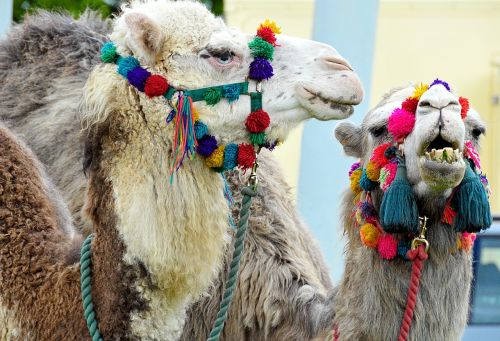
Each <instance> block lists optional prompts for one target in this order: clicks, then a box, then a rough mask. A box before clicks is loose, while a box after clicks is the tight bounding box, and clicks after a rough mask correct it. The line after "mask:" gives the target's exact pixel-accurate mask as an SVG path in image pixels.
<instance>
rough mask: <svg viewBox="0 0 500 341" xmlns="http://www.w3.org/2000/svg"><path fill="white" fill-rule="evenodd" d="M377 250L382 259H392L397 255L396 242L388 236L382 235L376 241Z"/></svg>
mask: <svg viewBox="0 0 500 341" xmlns="http://www.w3.org/2000/svg"><path fill="white" fill-rule="evenodd" d="M377 250H378V253H379V254H380V257H382V258H383V259H387V260H390V259H393V258H394V257H396V255H397V254H398V241H397V240H396V238H394V237H393V236H392V235H390V234H383V235H381V236H380V237H379V239H378V245H377Z"/></svg>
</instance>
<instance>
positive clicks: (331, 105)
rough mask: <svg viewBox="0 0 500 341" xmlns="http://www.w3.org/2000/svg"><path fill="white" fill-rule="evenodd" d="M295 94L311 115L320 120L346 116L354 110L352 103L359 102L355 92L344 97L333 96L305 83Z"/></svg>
mask: <svg viewBox="0 0 500 341" xmlns="http://www.w3.org/2000/svg"><path fill="white" fill-rule="evenodd" d="M297 95H298V96H297V97H298V100H299V102H300V103H301V104H302V106H303V107H304V108H306V109H307V111H308V112H309V114H310V115H311V117H313V118H315V119H318V120H321V121H328V120H333V119H344V118H347V117H349V116H351V115H352V114H353V112H354V107H353V105H356V104H359V100H358V98H359V96H358V95H357V94H353V95H351V98H350V99H345V98H344V97H343V96H338V97H335V96H333V95H330V94H325V93H323V92H322V91H319V90H316V89H313V88H311V87H310V86H305V85H301V86H300V87H298V88H297Z"/></svg>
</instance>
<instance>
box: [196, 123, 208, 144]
mask: <svg viewBox="0 0 500 341" xmlns="http://www.w3.org/2000/svg"><path fill="white" fill-rule="evenodd" d="M194 134H195V135H196V140H198V144H199V141H200V140H201V139H202V138H203V137H204V136H205V135H207V134H208V127H207V125H206V124H205V123H203V122H201V121H196V122H194Z"/></svg>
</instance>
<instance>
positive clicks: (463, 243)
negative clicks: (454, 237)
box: [459, 232, 476, 252]
mask: <svg viewBox="0 0 500 341" xmlns="http://www.w3.org/2000/svg"><path fill="white" fill-rule="evenodd" d="M475 239H476V234H475V233H468V232H464V233H462V235H461V236H460V243H459V249H462V250H464V251H466V252H469V251H470V250H471V249H472V246H473V245H474V240H475Z"/></svg>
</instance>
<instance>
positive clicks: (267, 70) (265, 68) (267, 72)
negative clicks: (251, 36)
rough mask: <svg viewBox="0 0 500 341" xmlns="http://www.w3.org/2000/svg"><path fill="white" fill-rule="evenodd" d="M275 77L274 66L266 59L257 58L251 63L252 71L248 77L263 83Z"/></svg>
mask: <svg viewBox="0 0 500 341" xmlns="http://www.w3.org/2000/svg"><path fill="white" fill-rule="evenodd" d="M273 75H274V73H273V66H272V65H271V64H270V63H269V61H268V60H267V59H265V58H255V59H254V60H253V62H251V63H250V71H249V73H248V77H250V78H251V79H253V80H256V81H261V80H264V79H269V78H271V77H272V76H273Z"/></svg>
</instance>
